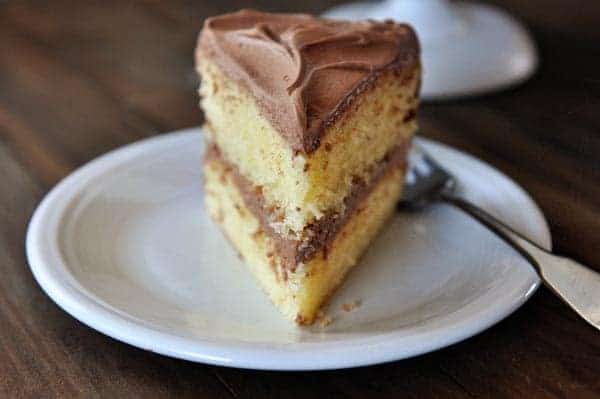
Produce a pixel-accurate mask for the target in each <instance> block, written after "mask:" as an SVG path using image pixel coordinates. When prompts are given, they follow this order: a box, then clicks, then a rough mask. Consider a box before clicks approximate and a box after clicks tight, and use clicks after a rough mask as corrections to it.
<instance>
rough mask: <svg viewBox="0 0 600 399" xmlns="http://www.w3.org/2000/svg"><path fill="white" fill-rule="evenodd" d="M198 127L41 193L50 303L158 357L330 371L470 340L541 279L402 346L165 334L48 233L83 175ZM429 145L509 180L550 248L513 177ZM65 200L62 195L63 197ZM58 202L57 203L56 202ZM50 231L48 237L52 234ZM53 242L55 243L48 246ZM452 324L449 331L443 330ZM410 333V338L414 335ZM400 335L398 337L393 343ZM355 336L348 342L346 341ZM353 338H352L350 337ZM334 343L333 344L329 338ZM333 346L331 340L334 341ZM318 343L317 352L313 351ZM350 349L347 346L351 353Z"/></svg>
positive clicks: (116, 155) (32, 241) (38, 235)
mask: <svg viewBox="0 0 600 399" xmlns="http://www.w3.org/2000/svg"><path fill="white" fill-rule="evenodd" d="M201 132H202V129H201V128H199V127H194V128H188V129H182V130H178V131H174V132H170V133H165V134H162V135H159V136H154V137H150V138H146V139H142V140H139V141H136V142H134V143H131V144H127V145H125V146H122V147H119V148H116V149H114V150H112V151H110V152H108V153H106V154H104V155H101V156H99V157H97V158H95V159H93V160H92V161H90V162H88V163H86V164H84V165H83V166H81V167H79V168H77V169H76V170H75V171H73V172H72V173H71V174H69V175H68V176H66V177H65V178H64V179H62V180H61V181H60V182H59V183H58V184H56V185H55V186H54V187H53V188H52V189H51V190H50V191H49V192H48V193H47V194H46V195H45V197H44V198H43V199H42V201H41V202H40V203H39V205H38V206H37V208H36V209H35V211H34V213H33V216H32V217H31V219H30V222H29V225H28V227H27V234H26V243H25V244H26V245H25V246H26V256H27V261H28V264H29V267H30V269H31V271H32V273H33V276H34V278H35V280H36V281H37V283H38V284H39V285H40V286H41V288H42V290H43V291H44V292H45V293H46V295H48V296H49V297H50V298H51V299H52V301H53V302H54V303H56V304H57V305H58V306H59V307H60V308H61V309H63V310H64V311H65V312H67V313H68V314H70V315H71V316H73V317H74V318H75V319H77V320H78V321H80V322H81V323H83V324H85V325H87V326H88V327H91V328H92V329H94V330H96V331H99V332H101V333H103V334H105V335H108V336H109V337H112V338H114V339H116V340H118V341H121V342H124V343H127V344H130V345H133V346H135V347H138V348H141V349H144V350H148V351H151V352H155V353H159V354H162V355H166V356H170V357H174V358H179V359H183V360H188V361H192V362H199V363H205V364H211V365H218V366H226V367H237V368H247V369H257V370H259V369H260V370H282V371H283V370H288V371H292V370H296V371H301V370H305V371H306V370H328V369H341V368H350V367H360V366H369V365H374V364H380V363H387V362H391V361H395V360H400V359H405V358H410V357H414V356H418V355H422V354H425V353H428V352H431V351H435V350H438V349H441V348H444V347H447V346H450V345H453V344H455V343H457V342H460V341H463V340H465V339H468V338H470V337H472V336H474V335H476V334H478V333H480V332H482V331H484V330H486V329H488V328H490V327H491V326H493V325H494V324H496V323H498V322H499V321H501V320H503V319H504V318H506V317H507V316H509V315H510V314H511V313H513V312H514V311H515V310H516V309H518V308H519V307H520V306H521V305H523V304H524V303H525V302H526V301H527V300H528V299H529V298H530V297H531V296H532V295H533V293H534V292H535V291H536V290H537V288H538V287H539V285H540V280H539V277H537V276H533V280H534V282H533V285H532V286H531V287H530V288H529V289H528V290H527V291H526V292H525V293H524V294H523V295H516V296H515V297H514V298H513V300H512V301H511V302H510V303H507V304H506V305H505V306H504V307H502V308H500V309H496V310H495V311H494V312H492V311H486V312H483V313H482V314H479V315H478V317H477V318H476V319H474V317H475V316H473V315H472V316H471V317H470V318H463V319H461V320H459V322H457V323H455V324H453V325H452V326H450V327H446V328H445V329H441V331H440V329H438V330H433V331H427V332H424V333H423V334H420V335H418V338H419V339H413V341H415V342H413V343H412V345H408V346H409V347H408V348H406V347H405V346H403V345H399V343H402V344H404V345H406V341H407V338H406V337H404V338H402V337H397V338H396V340H394V332H395V330H392V331H390V332H387V333H384V334H380V335H377V336H376V338H377V341H376V342H368V341H369V339H371V341H372V340H373V339H372V338H373V336H369V337H367V338H363V339H355V341H354V343H352V344H351V345H349V347H348V348H346V349H347V350H346V351H345V353H342V354H340V350H339V349H335V350H332V349H327V348H323V345H324V344H323V343H302V345H303V349H302V350H299V349H291V348H285V345H271V346H269V345H266V344H247V343H241V342H239V341H238V342H225V343H223V342H210V341H207V340H201V339H191V338H184V337H180V336H177V335H176V334H173V333H169V332H163V331H159V330H157V329H156V327H154V326H149V325H145V324H144V323H143V321H141V320H137V319H134V318H132V317H131V316H128V315H127V314H125V313H124V312H120V311H119V310H118V309H115V308H112V307H110V306H108V305H106V304H104V303H102V301H101V300H99V299H98V298H95V297H94V296H93V295H92V294H91V293H89V292H86V290H85V289H84V288H83V287H81V286H79V285H78V283H77V281H76V280H75V278H74V277H73V276H72V275H71V274H70V273H69V272H68V267H67V265H66V264H65V262H64V260H63V259H62V257H61V256H60V253H59V252H60V250H59V249H58V235H59V234H58V231H57V230H56V231H52V230H51V232H52V233H53V234H48V231H47V227H46V226H48V225H50V226H51V225H52V223H54V224H55V225H56V224H57V223H59V222H60V219H61V216H62V215H63V214H64V213H65V211H66V209H68V207H69V204H70V203H71V202H72V201H73V200H74V198H73V197H74V194H76V193H77V191H78V187H81V186H85V180H87V179H90V178H93V177H94V176H96V175H97V174H98V173H99V172H101V171H102V170H104V169H106V168H107V167H109V166H111V165H113V166H114V165H117V164H120V163H121V162H123V161H127V160H129V159H132V158H134V157H135V155H136V154H139V153H144V152H145V151H147V150H148V149H149V148H151V147H153V146H160V145H161V144H164V143H168V142H169V141H173V142H177V140H181V137H184V136H191V135H197V136H198V137H200V135H201ZM418 140H419V141H421V142H424V143H427V144H428V145H433V146H438V147H441V148H443V149H445V150H449V151H450V152H454V153H458V154H459V155H460V156H462V157H466V158H469V160H471V161H475V162H476V163H478V164H479V165H480V166H482V167H484V169H486V171H489V172H493V173H495V174H498V175H499V176H500V177H502V178H503V179H505V180H506V181H507V182H508V183H510V184H511V185H512V186H513V187H512V188H514V189H515V190H517V191H518V193H519V194H520V196H521V197H522V198H523V199H524V200H525V201H526V202H527V205H528V207H530V208H531V211H532V215H531V219H532V223H534V222H535V223H537V224H539V227H540V232H541V234H542V235H543V237H540V240H541V241H542V244H545V245H547V246H548V247H551V236H550V230H549V227H548V223H547V221H546V219H545V217H544V215H543V213H542V211H541V210H540V208H539V207H538V205H537V204H536V203H535V201H534V200H533V199H532V198H531V197H530V196H529V194H528V193H527V192H526V191H525V190H524V189H523V188H522V187H521V186H520V185H519V184H517V183H516V182H515V181H514V180H512V179H511V178H510V177H508V176H506V175H505V174H503V173H502V172H500V171H499V170H498V169H496V168H494V167H493V166H491V165H489V164H488V163H486V162H484V161H482V160H480V159H478V158H476V157H474V156H472V155H470V154H467V153H465V152H462V151H460V150H458V149H455V148H453V147H451V146H448V145H445V144H442V143H439V142H437V141H434V140H429V139H423V138H419V139H418ZM65 198H66V199H68V200H67V201H65V200H64V199H65ZM58 201H60V202H62V204H61V205H60V206H59V205H57V203H58ZM52 236H53V237H54V239H51V238H50V237H52ZM53 244H54V245H53ZM449 328H450V329H451V330H452V331H451V333H449V331H447V330H448V329H449ZM413 338H414V337H413ZM398 339H400V340H402V342H398ZM351 342H352V341H351ZM351 342H350V343H351ZM329 344H330V345H331V343H329ZM332 346H335V345H332ZM315 349H318V351H315ZM348 349H352V350H351V351H350V350H348Z"/></svg>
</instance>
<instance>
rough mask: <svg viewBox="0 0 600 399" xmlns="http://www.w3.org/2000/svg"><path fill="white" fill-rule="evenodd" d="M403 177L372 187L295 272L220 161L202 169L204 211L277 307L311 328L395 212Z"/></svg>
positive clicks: (394, 175) (389, 176) (390, 174)
mask: <svg viewBox="0 0 600 399" xmlns="http://www.w3.org/2000/svg"><path fill="white" fill-rule="evenodd" d="M404 172H405V169H404V167H403V166H397V167H394V168H391V169H390V170H389V171H387V172H386V174H385V176H383V177H382V178H381V179H379V180H378V181H377V183H375V185H374V187H371V188H370V192H369V194H368V195H366V196H365V197H364V198H363V199H362V201H361V203H360V204H359V205H358V207H357V209H356V211H355V212H354V213H353V214H352V215H351V216H350V217H349V219H348V220H347V221H346V223H345V224H344V226H343V227H342V228H341V229H340V230H339V231H338V232H337V234H336V236H335V238H334V239H333V241H332V242H331V243H330V245H329V246H328V247H327V250H321V251H320V252H318V253H317V254H315V256H314V257H312V258H311V259H310V260H309V261H307V262H306V263H304V264H300V265H299V266H298V267H296V268H295V270H293V271H289V270H285V268H284V266H283V262H282V259H280V258H279V256H278V254H277V252H276V251H275V244H274V242H273V238H271V237H270V236H268V235H267V234H265V233H264V231H263V230H262V228H261V224H260V221H259V219H258V218H257V217H256V216H255V215H254V214H253V213H252V212H251V211H250V209H249V208H248V207H247V206H246V204H245V203H244V200H243V197H242V195H241V193H240V191H239V190H238V188H237V186H236V184H235V179H234V176H232V172H231V168H228V167H227V165H226V164H225V163H223V162H222V161H220V160H219V159H216V158H213V159H207V160H206V162H205V164H204V185H205V198H206V206H207V209H208V212H209V214H210V215H211V217H212V218H213V219H214V220H215V221H216V222H217V223H218V224H219V225H220V227H221V229H222V230H223V232H224V233H225V235H226V236H227V237H228V238H229V240H230V241H231V243H232V244H233V245H234V247H235V248H236V249H237V251H238V253H239V254H240V256H241V257H242V258H243V260H244V262H245V263H246V265H247V266H248V268H249V269H250V271H251V273H252V274H253V275H254V277H255V278H256V279H257V280H258V282H259V283H260V285H261V286H262V288H263V290H264V291H265V292H266V293H267V294H268V296H269V297H270V299H271V301H272V302H273V303H274V304H275V306H276V307H277V308H278V309H279V310H280V311H281V312H282V313H283V314H284V315H285V316H287V317H288V318H290V319H292V320H294V321H295V322H296V323H298V324H311V323H312V322H313V321H314V319H315V316H316V315H317V312H318V310H319V309H320V308H321V306H322V305H323V304H324V302H325V301H326V300H327V299H328V298H329V297H330V296H331V294H332V292H333V291H334V290H335V289H336V287H337V286H338V285H339V284H340V283H341V281H342V280H343V278H344V276H345V275H346V274H347V272H348V271H349V270H350V269H351V268H352V266H354V265H355V264H356V263H357V262H358V260H359V258H360V256H361V255H362V253H363V252H364V251H365V250H366V248H367V246H368V245H369V243H370V242H371V241H372V239H373V238H374V237H375V236H376V234H377V232H378V231H379V230H380V228H381V227H382V226H383V224H384V222H385V221H386V219H387V218H388V216H389V215H390V214H391V213H392V212H393V210H394V207H395V204H396V203H397V201H398V199H399V197H400V194H401V190H402V185H403V183H404Z"/></svg>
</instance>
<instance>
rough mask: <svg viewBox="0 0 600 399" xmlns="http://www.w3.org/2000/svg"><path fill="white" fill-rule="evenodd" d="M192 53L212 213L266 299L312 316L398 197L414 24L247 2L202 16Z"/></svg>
mask: <svg viewBox="0 0 600 399" xmlns="http://www.w3.org/2000/svg"><path fill="white" fill-rule="evenodd" d="M196 62H197V68H198V71H199V73H200V75H201V78H202V84H201V88H200V95H201V97H202V100H201V106H202V108H203V109H204V113H205V117H206V124H205V127H204V130H205V134H206V141H207V152H206V156H205V161H204V184H205V193H206V205H207V208H208V211H209V213H210V215H211V216H212V217H213V218H214V220H215V221H216V222H217V223H218V224H219V225H220V226H221V228H222V230H223V231H224V233H225V235H226V236H227V237H228V238H229V240H230V241H231V243H232V244H233V245H234V246H235V248H236V249H237V251H238V252H239V254H240V255H241V256H242V257H243V259H244V260H245V262H246V264H247V266H248V268H249V269H250V270H251V272H252V273H253V274H254V276H255V277H256V279H257V280H258V281H259V282H260V284H261V286H262V287H263V289H264V290H265V291H266V293H267V294H268V295H269V297H270V298H271V300H272V301H273V303H274V304H275V305H276V306H277V307H278V308H279V309H280V310H281V311H282V312H283V313H284V314H285V315H287V316H288V317H290V318H291V319H293V320H295V321H296V322H297V323H298V324H310V323H312V322H313V320H314V318H315V315H316V314H317V311H318V310H319V308H320V307H321V305H322V304H323V303H324V302H325V301H326V300H327V298H328V297H329V296H330V295H331V294H332V292H333V291H334V290H335V288H336V287H337V286H338V285H339V284H340V282H341V281H342V279H343V278H344V276H345V275H346V273H347V272H348V270H349V269H350V268H351V267H352V266H354V265H355V264H356V263H357V261H358V259H359V257H360V256H361V254H362V253H363V252H364V251H365V249H366V248H367V246H368V244H369V242H370V241H371V240H372V239H373V238H374V237H375V235H376V234H377V232H378V230H380V228H381V227H382V225H383V224H384V222H385V221H386V219H387V218H388V216H389V215H390V214H391V213H392V211H393V209H394V205H395V203H396V201H397V200H398V198H399V196H400V192H401V190H402V185H403V180H404V173H405V166H406V154H407V149H408V146H409V143H410V139H411V136H412V135H413V133H414V131H415V129H416V121H415V116H416V110H417V103H418V93H419V83H420V76H421V71H420V66H419V46H418V42H417V38H416V36H415V33H414V31H413V30H412V29H411V28H410V27H409V26H407V25H403V24H396V23H393V22H383V23H377V22H373V21H368V22H340V21H333V20H325V19H320V18H315V17H312V16H309V15H303V14H268V13H260V12H256V11H248V10H244V11H239V12H236V13H232V14H226V15H222V16H218V17H214V18H209V19H208V20H206V22H205V23H204V28H203V29H202V32H201V34H200V39H199V44H198V48H197V51H196Z"/></svg>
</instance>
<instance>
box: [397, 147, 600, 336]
mask: <svg viewBox="0 0 600 399" xmlns="http://www.w3.org/2000/svg"><path fill="white" fill-rule="evenodd" d="M408 163H409V168H408V171H407V175H406V182H405V185H404V191H403V194H402V198H401V200H400V203H399V204H398V207H399V209H400V210H411V211H418V210H421V209H423V208H425V207H426V206H428V205H430V204H433V203H436V202H443V203H446V204H450V205H453V206H455V207H457V208H459V209H460V210H462V211H463V212H465V213H466V214H468V215H470V216H472V217H473V218H475V219H476V220H477V221H479V222H480V223H481V224H483V225H484V226H486V227H488V228H489V229H490V230H491V231H492V232H494V233H495V234H496V235H497V236H498V237H500V238H501V239H503V240H504V241H505V242H506V243H507V244H509V245H510V246H512V247H513V248H514V249H515V250H516V251H517V252H518V253H520V254H521V255H522V256H523V257H524V258H525V259H526V260H527V261H528V262H529V263H530V264H531V265H532V266H533V268H534V269H535V271H536V272H537V274H538V275H539V276H540V278H541V280H542V281H543V282H544V284H545V285H546V287H548V288H549V289H550V290H551V291H552V292H554V294H556V295H557V296H558V297H559V298H560V299H561V300H562V301H563V302H565V303H566V304H567V305H568V306H570V307H571V309H573V310H574V311H575V312H576V313H577V314H579V316H581V317H582V318H583V319H584V320H586V321H587V322H588V323H589V324H591V325H592V326H594V327H595V328H596V329H598V330H600V274H599V273H597V272H595V271H593V270H592V269H590V268H588V267H586V266H584V265H582V264H580V263H578V262H576V261H574V260H573V259H569V258H566V257H563V256H558V255H555V254H553V253H551V252H549V251H547V250H546V249H544V248H542V247H540V246H539V245H537V244H536V243H534V242H533V241H531V240H530V239H528V238H527V237H525V236H523V235H522V234H520V233H518V232H517V231H515V230H514V229H512V228H511V227H509V226H508V225H506V224H505V223H503V222H502V221H500V220H498V219H497V218H495V217H494V216H492V215H490V214H489V213H487V212H486V211H484V210H483V209H481V208H480V207H478V206H476V205H474V204H473V203H471V202H469V201H467V200H465V199H463V198H461V197H460V196H458V195H457V190H456V186H457V184H456V179H455V178H454V177H453V176H452V175H451V174H450V173H449V172H448V171H447V170H445V169H444V168H443V167H442V166H440V165H439V164H438V163H437V162H436V161H435V160H434V159H433V158H432V157H431V156H429V155H428V154H427V153H426V152H425V151H424V150H423V149H422V148H420V147H419V146H418V145H416V144H413V148H412V150H411V152H410V153H409V161H408Z"/></svg>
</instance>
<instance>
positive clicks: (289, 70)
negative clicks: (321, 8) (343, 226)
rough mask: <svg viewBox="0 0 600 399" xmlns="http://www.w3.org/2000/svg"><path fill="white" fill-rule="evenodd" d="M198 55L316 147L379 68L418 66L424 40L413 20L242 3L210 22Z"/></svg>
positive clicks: (292, 137)
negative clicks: (272, 9)
mask: <svg viewBox="0 0 600 399" xmlns="http://www.w3.org/2000/svg"><path fill="white" fill-rule="evenodd" d="M196 57H197V60H200V59H201V58H202V57H206V58H208V59H210V60H211V61H214V62H215V63H216V64H217V65H218V66H219V67H220V69H221V70H222V71H223V72H224V73H225V74H226V76H228V77H229V78H231V79H234V80H235V81H237V82H238V83H240V84H241V85H243V86H244V87H246V88H247V89H248V90H249V91H250V92H251V93H252V94H253V95H254V97H255V98H256V100H257V102H258V104H259V107H260V109H261V112H262V113H263V115H264V116H265V117H266V118H267V119H268V120H269V121H270V122H271V124H272V125H273V127H274V128H275V129H277V130H278V131H279V132H280V134H281V135H282V136H283V137H284V138H285V139H286V140H287V141H288V142H289V143H290V145H291V146H292V148H293V149H294V150H296V151H300V152H305V153H310V152H312V151H314V150H315V149H316V148H318V146H319V143H320V138H321V136H322V134H323V131H324V129H325V128H326V127H327V126H328V125H329V124H331V123H333V122H334V121H335V120H336V118H337V117H339V115H340V114H342V113H343V111H344V109H345V108H346V107H348V106H349V105H350V103H351V102H352V100H353V98H354V97H355V96H356V95H357V94H358V93H359V92H360V91H362V90H363V89H364V88H365V87H367V86H368V85H369V84H370V83H371V82H372V81H373V80H374V78H375V77H376V76H377V75H378V74H380V73H381V72H382V71H385V70H388V69H400V70H402V69H409V68H412V67H414V66H416V65H417V64H418V62H419V44H418V41H417V37H416V35H415V33H414V31H413V30H412V29H411V28H410V27H409V26H408V25H405V24H397V23H394V22H391V21H385V22H381V23H380V22H374V21H363V22H342V21H334V20H327V19H321V18H316V17H313V16H310V15H307V14H270V13H262V12H258V11H253V10H241V11H238V12H235V13H231V14H225V15H220V16H216V17H212V18H208V19H207V20H206V21H205V22H204V28H203V29H202V32H201V34H200V38H199V45H198V50H197V53H196Z"/></svg>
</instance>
